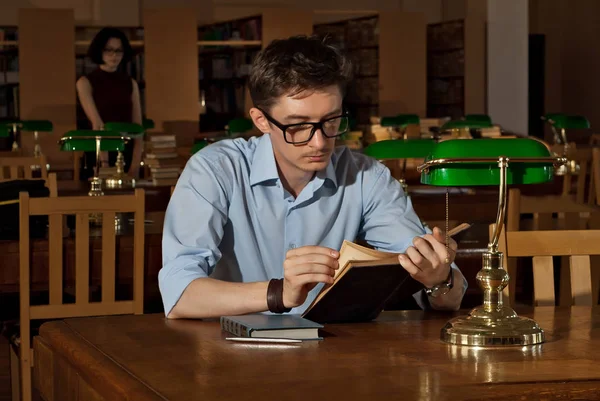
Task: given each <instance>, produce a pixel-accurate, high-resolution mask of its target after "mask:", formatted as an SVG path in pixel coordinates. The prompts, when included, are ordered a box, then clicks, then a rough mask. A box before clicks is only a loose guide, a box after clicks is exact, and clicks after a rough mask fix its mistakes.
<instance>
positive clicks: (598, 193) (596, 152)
mask: <svg viewBox="0 0 600 401" xmlns="http://www.w3.org/2000/svg"><path fill="white" fill-rule="evenodd" d="M592 185H593V187H592V189H593V190H594V194H595V195H594V196H595V198H596V205H598V206H600V148H594V149H593V150H592Z"/></svg>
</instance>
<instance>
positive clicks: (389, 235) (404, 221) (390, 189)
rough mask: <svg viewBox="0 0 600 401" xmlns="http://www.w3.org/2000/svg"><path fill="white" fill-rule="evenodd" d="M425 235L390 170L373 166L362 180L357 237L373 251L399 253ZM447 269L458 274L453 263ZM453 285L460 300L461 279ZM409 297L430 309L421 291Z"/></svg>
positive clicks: (408, 201) (425, 228)
mask: <svg viewBox="0 0 600 401" xmlns="http://www.w3.org/2000/svg"><path fill="white" fill-rule="evenodd" d="M425 234H431V229H429V227H425V226H424V225H423V223H422V222H421V220H420V219H419V217H418V216H417V213H416V212H415V210H414V208H413V205H412V202H411V199H410V197H409V196H407V195H406V194H405V193H404V190H403V189H402V186H401V185H400V183H399V182H398V181H397V180H396V179H395V178H394V177H392V175H391V173H390V170H389V169H388V168H387V167H385V166H384V165H383V164H381V163H379V162H375V164H374V165H372V166H371V167H370V168H368V169H367V170H366V171H365V176H364V178H363V222H362V226H361V231H360V233H359V237H360V238H362V239H364V240H365V241H367V242H368V243H369V244H370V245H372V246H373V247H375V248H377V249H380V250H383V251H388V252H397V253H403V252H405V251H406V249H407V248H408V247H409V246H411V245H412V242H413V239H414V237H416V236H424V235H425ZM451 267H452V269H455V270H456V271H460V270H459V269H458V267H457V266H456V264H454V263H452V265H451ZM454 276H455V277H456V276H457V275H454ZM461 276H462V274H461ZM455 285H462V288H463V296H464V294H465V292H466V290H467V287H468V283H467V280H466V279H465V278H464V276H462V282H460V281H459V282H456V281H455ZM413 296H414V298H415V300H416V301H417V303H418V304H419V306H420V307H421V308H422V309H428V308H430V304H429V302H428V298H427V295H425V291H419V292H418V293H416V294H414V295H413Z"/></svg>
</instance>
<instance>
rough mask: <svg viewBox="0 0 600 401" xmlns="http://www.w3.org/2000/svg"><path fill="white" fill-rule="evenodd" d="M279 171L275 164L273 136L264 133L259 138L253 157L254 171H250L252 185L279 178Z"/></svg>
mask: <svg viewBox="0 0 600 401" xmlns="http://www.w3.org/2000/svg"><path fill="white" fill-rule="evenodd" d="M278 179H279V173H278V172H277V165H276V164H275V155H274V154H273V145H272V144H271V136H270V135H269V134H264V135H263V136H261V137H260V138H259V139H258V144H257V145H256V150H255V151H254V156H253V157H252V171H250V185H255V184H259V183H262V182H265V181H270V180H278Z"/></svg>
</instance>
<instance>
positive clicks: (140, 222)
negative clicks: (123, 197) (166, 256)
mask: <svg viewBox="0 0 600 401" xmlns="http://www.w3.org/2000/svg"><path fill="white" fill-rule="evenodd" d="M135 199H136V200H135V207H136V209H135V214H136V215H137V216H141V217H140V218H137V219H135V221H134V223H133V248H134V253H133V269H134V272H133V303H134V305H133V307H134V313H136V314H142V313H144V230H145V228H144V211H145V209H146V204H145V197H144V193H143V192H138V191H136V193H135Z"/></svg>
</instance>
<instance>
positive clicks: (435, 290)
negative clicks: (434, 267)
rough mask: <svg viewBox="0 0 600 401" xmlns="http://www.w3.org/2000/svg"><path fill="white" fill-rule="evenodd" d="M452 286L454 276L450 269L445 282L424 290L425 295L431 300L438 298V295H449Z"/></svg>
mask: <svg viewBox="0 0 600 401" xmlns="http://www.w3.org/2000/svg"><path fill="white" fill-rule="evenodd" d="M453 285H454V274H453V269H452V267H450V271H449V272H448V277H447V278H446V280H445V281H443V282H442V283H440V284H438V285H434V286H433V287H431V288H425V293H426V294H427V295H428V296H430V297H432V298H435V297H439V296H440V295H446V294H447V293H449V292H450V290H451V289H452V286H453Z"/></svg>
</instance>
